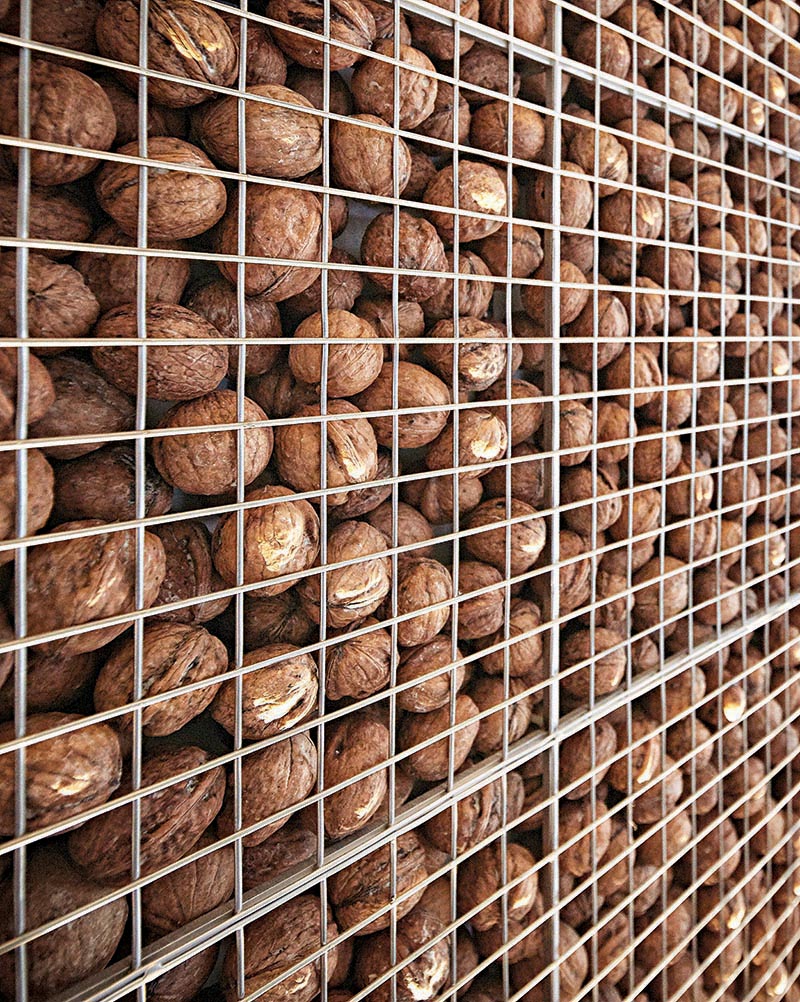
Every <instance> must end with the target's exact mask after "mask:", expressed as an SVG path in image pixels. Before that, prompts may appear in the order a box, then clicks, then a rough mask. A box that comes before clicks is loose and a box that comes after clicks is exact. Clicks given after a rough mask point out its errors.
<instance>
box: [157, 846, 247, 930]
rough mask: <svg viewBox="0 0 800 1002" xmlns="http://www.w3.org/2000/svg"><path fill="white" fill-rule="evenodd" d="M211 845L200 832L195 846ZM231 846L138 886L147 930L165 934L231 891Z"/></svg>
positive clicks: (210, 909)
mask: <svg viewBox="0 0 800 1002" xmlns="http://www.w3.org/2000/svg"><path fill="white" fill-rule="evenodd" d="M211 845H213V839H212V838H211V837H210V836H208V835H204V836H203V837H202V838H201V839H200V841H199V843H198V846H199V847H202V848H206V847H207V846H211ZM234 869H235V861H234V851H233V846H230V845H226V846H221V847H219V848H216V849H214V851H213V852H209V853H208V854H207V855H205V856H201V857H200V858H199V859H196V860H194V861H193V862H191V863H187V864H186V865H185V866H181V867H180V868H179V869H177V870H173V871H172V872H171V873H168V874H167V875H166V876H164V877H160V878H159V879H158V880H154V881H153V882H152V883H150V884H146V885H145V886H144V887H143V888H142V921H143V923H144V925H145V928H146V929H148V931H150V932H151V933H159V934H161V935H165V934H166V933H169V932H174V931H175V930H176V929H181V928H182V927H183V926H185V925H188V924H189V923H190V922H194V920H195V919H198V918H200V917H201V916H202V915H205V914H207V913H208V912H210V911H213V910H214V909H215V908H216V907H217V906H218V905H221V904H223V903H224V902H225V901H227V900H228V899H229V898H230V897H231V896H232V895H233V885H234Z"/></svg>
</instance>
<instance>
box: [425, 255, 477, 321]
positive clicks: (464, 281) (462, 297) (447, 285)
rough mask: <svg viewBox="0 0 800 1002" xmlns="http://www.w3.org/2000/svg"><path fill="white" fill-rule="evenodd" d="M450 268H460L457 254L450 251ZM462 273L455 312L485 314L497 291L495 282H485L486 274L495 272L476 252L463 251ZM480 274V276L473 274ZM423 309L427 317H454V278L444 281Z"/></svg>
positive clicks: (459, 257) (426, 301) (450, 269)
mask: <svg viewBox="0 0 800 1002" xmlns="http://www.w3.org/2000/svg"><path fill="white" fill-rule="evenodd" d="M446 256H447V270H448V271H449V272H454V271H456V265H455V260H454V255H453V252H452V251H447V253H446ZM457 271H458V274H459V275H465V276H467V277H465V278H459V280H458V301H457V306H456V310H455V312H456V313H457V314H458V316H459V317H478V318H480V317H483V316H484V315H485V314H486V311H487V310H488V309H489V304H490V303H491V301H492V296H493V294H494V284H493V283H492V282H490V281H485V280H484V276H488V275H490V274H491V272H490V271H489V268H488V267H487V266H486V264H485V263H484V262H483V260H482V259H481V258H480V257H478V255H477V254H473V253H472V251H468V250H461V251H460V252H459V255H458V269H457ZM473 276H480V277H473ZM422 308H423V310H424V311H425V317H426V319H427V320H429V321H431V320H445V319H448V318H450V317H452V316H453V313H454V308H453V281H452V280H451V279H447V280H446V281H444V282H442V284H441V287H440V288H439V290H438V291H437V292H436V293H435V294H434V295H433V296H431V297H430V298H429V299H426V300H425V302H424V303H423V307H422Z"/></svg>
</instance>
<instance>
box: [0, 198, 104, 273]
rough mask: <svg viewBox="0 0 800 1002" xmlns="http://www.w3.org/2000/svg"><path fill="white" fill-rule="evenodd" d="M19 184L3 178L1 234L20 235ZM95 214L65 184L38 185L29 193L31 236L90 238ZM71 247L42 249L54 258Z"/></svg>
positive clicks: (69, 239) (70, 241)
mask: <svg viewBox="0 0 800 1002" xmlns="http://www.w3.org/2000/svg"><path fill="white" fill-rule="evenodd" d="M18 196H19V187H18V185H17V184H14V183H12V182H11V181H3V182H0V237H3V238H8V237H15V236H16V235H17V199H18ZM91 232H92V216H91V213H90V211H89V208H88V206H87V205H85V204H84V201H83V200H82V199H80V198H78V196H77V195H76V194H75V193H73V192H72V191H70V189H69V188H66V187H62V186H59V187H54V188H37V187H36V186H34V185H31V187H30V191H29V194H28V236H29V237H30V238H31V239H32V240H53V241H58V242H59V243H68V244H77V243H83V242H84V241H86V240H88V239H89V237H90V235H91ZM70 253H71V252H70V251H69V250H59V249H57V248H54V249H53V250H47V249H44V248H40V249H39V254H43V255H45V257H51V258H56V259H59V258H63V257H69V255H70Z"/></svg>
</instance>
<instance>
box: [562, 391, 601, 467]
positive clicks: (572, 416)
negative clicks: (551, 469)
mask: <svg viewBox="0 0 800 1002" xmlns="http://www.w3.org/2000/svg"><path fill="white" fill-rule="evenodd" d="M593 438H594V420H593V418H592V412H591V411H590V410H589V408H588V407H585V406H584V405H583V404H582V403H580V402H579V401H577V400H569V401H566V400H564V401H562V402H561V403H560V405H559V438H558V442H559V456H558V461H559V463H560V464H561V465H562V466H577V465H578V464H580V463H583V462H584V461H585V460H586V458H587V457H588V456H589V453H590V452H591V448H592V440H593Z"/></svg>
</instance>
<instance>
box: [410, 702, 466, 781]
mask: <svg viewBox="0 0 800 1002" xmlns="http://www.w3.org/2000/svg"><path fill="white" fill-rule="evenodd" d="M478 713H479V710H478V707H477V706H476V705H475V703H474V702H473V701H472V700H471V699H470V697H469V696H465V695H464V694H463V693H459V694H458V695H457V696H456V698H455V723H454V725H453V730H452V731H451V730H450V728H451V723H450V706H449V705H448V706H443V707H440V708H439V709H438V710H431V711H430V712H429V713H412V714H409V715H408V716H406V717H404V718H403V720H402V721H401V722H400V726H399V730H398V737H397V740H398V747H399V748H400V750H401V751H403V752H411V754H410V755H408V756H407V757H406V758H405V759H404V760H403V768H404V769H405V771H406V772H408V773H409V774H410V775H411V776H413V777H414V778H415V779H422V780H425V781H426V782H429V783H434V782H437V781H438V780H441V779H445V778H446V777H447V775H448V770H449V762H450V755H451V752H452V757H453V768H454V769H458V768H460V766H462V765H463V764H464V762H465V761H466V758H467V756H468V755H469V753H470V749H471V748H472V745H473V743H474V741H475V738H476V736H477V734H478V727H479V726H480V725H479V721H478V720H477V719H476V718H477V716H478ZM440 734H443V735H444V737H441V738H440V739H439V740H438V741H435V742H433V743H432V744H431V743H430V741H431V739H433V738H435V737H436V736H437V735H440ZM425 742H429V743H428V744H425V745H424V747H422V748H418V745H421V744H424V743H425ZM451 743H452V748H451ZM415 748H416V749H417V750H416V751H414V749H415Z"/></svg>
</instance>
